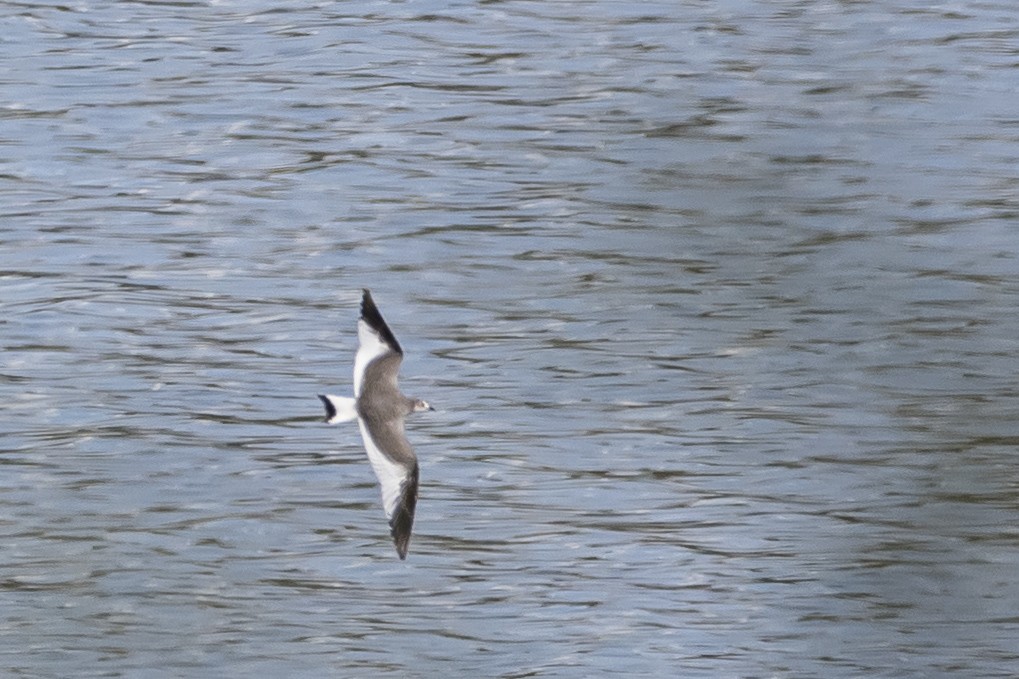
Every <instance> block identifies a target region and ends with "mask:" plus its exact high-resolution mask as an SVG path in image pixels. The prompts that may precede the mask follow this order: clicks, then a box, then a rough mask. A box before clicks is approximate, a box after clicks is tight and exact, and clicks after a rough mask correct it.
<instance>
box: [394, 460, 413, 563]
mask: <svg viewBox="0 0 1019 679" xmlns="http://www.w3.org/2000/svg"><path fill="white" fill-rule="evenodd" d="M417 503H418V466H417V465H416V464H415V465H414V469H413V470H412V471H411V473H410V478H408V479H407V480H406V481H404V483H403V492H402V497H401V498H400V505H399V506H398V507H397V508H396V512H395V513H394V514H393V518H392V520H390V522H389V526H390V527H391V528H392V533H393V544H395V545H396V553H397V554H398V555H399V556H400V560H401V561H403V560H404V559H406V558H407V549H408V548H409V547H410V533H411V530H412V529H413V528H414V509H415V507H417Z"/></svg>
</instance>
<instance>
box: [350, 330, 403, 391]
mask: <svg viewBox="0 0 1019 679" xmlns="http://www.w3.org/2000/svg"><path fill="white" fill-rule="evenodd" d="M357 340H358V347H357V354H355V355H354V396H355V397H357V396H360V395H361V386H362V382H363V381H364V371H365V369H366V368H367V367H368V364H369V363H371V362H372V361H374V360H375V359H376V358H378V357H379V356H385V355H386V354H388V353H390V352H392V351H393V349H392V347H390V346H389V345H388V344H386V342H385V341H383V339H382V336H381V335H379V333H377V332H375V330H373V329H372V327H371V326H370V325H368V324H367V323H365V322H364V320H360V321H358V322H357Z"/></svg>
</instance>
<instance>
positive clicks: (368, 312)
mask: <svg viewBox="0 0 1019 679" xmlns="http://www.w3.org/2000/svg"><path fill="white" fill-rule="evenodd" d="M362 292H363V293H364V294H363V296H362V297H361V320H363V321H364V322H365V323H367V324H368V325H369V326H371V328H372V329H373V330H374V331H375V332H377V333H379V334H380V335H382V339H383V341H385V343H386V344H388V345H389V346H391V347H392V348H393V351H395V352H396V353H398V354H402V353H403V349H401V348H400V343H399V342H397V341H396V337H395V336H394V335H393V331H392V330H390V329H389V326H388V325H386V321H385V319H384V318H382V314H381V313H380V312H379V308H378V307H377V306H375V300H373V299H372V293H371V292H370V291H369V290H368V288H362Z"/></svg>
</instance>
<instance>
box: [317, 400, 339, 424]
mask: <svg viewBox="0 0 1019 679" xmlns="http://www.w3.org/2000/svg"><path fill="white" fill-rule="evenodd" d="M318 397H319V399H320V400H321V401H322V403H324V404H325V407H326V422H328V421H329V420H331V419H333V418H334V417H336V406H334V405H333V403H332V401H330V400H329V399H327V398H326V397H325V395H324V394H319V395H318Z"/></svg>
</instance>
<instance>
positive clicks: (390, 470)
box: [357, 419, 410, 520]
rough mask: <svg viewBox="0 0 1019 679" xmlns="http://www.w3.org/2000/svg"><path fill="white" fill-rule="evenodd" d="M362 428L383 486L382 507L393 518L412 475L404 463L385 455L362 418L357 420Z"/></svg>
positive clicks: (390, 518) (366, 446) (365, 441)
mask: <svg viewBox="0 0 1019 679" xmlns="http://www.w3.org/2000/svg"><path fill="white" fill-rule="evenodd" d="M357 424H358V426H359V427H360V428H361V438H362V439H363V440H364V448H365V450H366V451H368V461H369V462H371V465H372V469H373V470H375V476H377V477H378V479H379V484H380V485H381V486H382V508H383V509H384V510H385V511H386V519H387V520H392V518H393V514H394V513H395V512H396V509H397V507H398V506H399V505H400V500H401V497H402V490H403V484H404V482H406V481H407V478H408V477H409V476H410V472H409V471H408V470H407V468H406V467H404V466H403V465H402V464H399V463H398V462H394V461H392V460H390V459H389V457H388V456H387V455H385V454H384V453H383V452H382V451H381V450H379V447H378V446H376V445H375V441H374V440H372V437H371V436H370V435H369V434H368V428H367V427H365V426H364V422H362V421H361V420H360V419H358V421H357Z"/></svg>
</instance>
